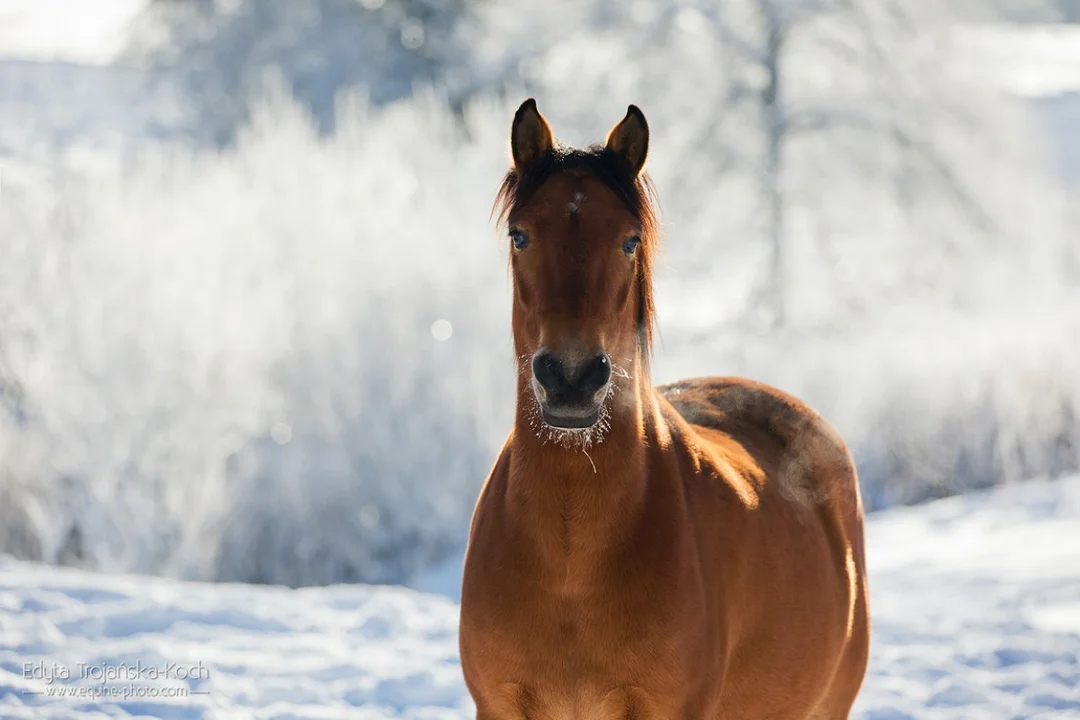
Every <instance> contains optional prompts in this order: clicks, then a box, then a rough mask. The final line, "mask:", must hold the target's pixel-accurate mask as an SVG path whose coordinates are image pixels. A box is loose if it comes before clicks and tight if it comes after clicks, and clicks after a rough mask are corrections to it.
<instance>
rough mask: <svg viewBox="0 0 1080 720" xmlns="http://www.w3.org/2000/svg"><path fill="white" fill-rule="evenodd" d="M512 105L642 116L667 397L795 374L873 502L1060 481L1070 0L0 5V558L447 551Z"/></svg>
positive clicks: (1069, 397)
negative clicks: (709, 385) (710, 383)
mask: <svg viewBox="0 0 1080 720" xmlns="http://www.w3.org/2000/svg"><path fill="white" fill-rule="evenodd" d="M527 96H536V97H537V99H538V101H539V105H540V108H541V110H542V111H543V112H544V114H545V115H546V116H547V117H548V119H549V120H550V121H551V122H552V124H553V126H554V128H555V131H556V134H557V136H558V137H559V139H561V140H563V141H565V142H568V143H571V144H577V145H582V144H588V143H592V142H598V141H601V140H602V139H603V138H604V135H605V133H606V132H607V130H608V129H609V128H610V127H611V126H612V125H613V124H614V123H615V122H617V121H618V120H619V119H620V118H621V117H622V115H623V114H624V113H625V110H626V106H627V104H629V103H631V102H632V103H635V104H637V105H639V106H640V107H641V108H642V109H643V110H644V112H645V114H646V116H647V117H648V118H649V122H650V126H651V128H652V133H653V134H652V141H651V152H652V154H651V157H650V160H649V163H648V167H647V169H648V171H649V172H650V174H651V175H652V177H653V179H654V181H655V184H656V186H657V189H658V193H659V197H660V202H661V208H662V215H661V219H662V223H663V235H664V237H663V242H664V251H663V255H662V257H661V262H660V266H659V271H658V272H659V274H658V277H657V290H658V305H659V312H660V343H659V345H658V347H657V351H656V361H655V365H654V367H655V370H654V376H655V377H654V379H655V380H656V381H657V382H658V383H659V382H666V381H671V380H675V379H678V378H680V377H685V376H693V375H714V374H739V375H748V376H753V377H755V378H758V379H762V380H765V381H767V382H770V383H773V384H776V385H778V386H780V387H781V388H784V389H785V390H788V391H790V392H793V393H796V394H798V395H801V396H802V397H804V398H805V399H806V400H808V401H809V402H810V403H811V404H813V405H814V406H816V407H817V408H818V409H819V410H820V411H821V412H822V413H823V414H824V415H825V416H826V417H827V418H829V419H830V420H831V421H832V422H833V423H834V424H836V425H837V426H838V427H839V428H840V430H841V431H842V432H843V434H844V436H845V437H846V438H847V439H848V441H849V443H850V444H851V446H852V449H853V452H854V454H855V457H856V461H857V463H858V466H859V470H860V474H861V481H862V483H863V488H864V492H865V499H866V502H867V504H868V506H869V508H871V509H880V508H883V507H887V506H891V505H897V504H907V503H916V502H920V501H923V500H926V499H929V498H932V497H939V496H943V495H949V494H954V493H959V492H963V491H966V490H970V489H974V488H981V487H987V486H991V485H998V484H1003V483H1009V482H1015V481H1022V480H1024V479H1027V478H1034V477H1046V476H1051V477H1052V476H1057V475H1061V474H1064V473H1068V472H1074V471H1076V470H1077V469H1078V468H1080V230H1078V229H1080V0H1040V1H1036V0H1031V1H1026V0H970V1H967V0H954V1H950V2H948V3H944V2H940V0H727V1H726V2H711V1H707V0H574V1H573V2H570V1H568V0H548V1H547V2H544V3H510V2H506V1H505V0H446V1H444V2H440V1H439V0H109V2H94V3H90V2H77V1H75V0H36V2H29V1H28V0H0V552H3V553H9V554H12V555H14V556H16V557H19V558H26V559H33V560H40V561H44V562H48V563H59V564H66V565H75V566H80V567H88V568H93V569H98V570H102V571H108V572H119V571H124V572H137V573H150V574H159V575H167V576H176V577H182V578H194V579H204V580H219V581H245V582H257V583H281V584H287V585H317V584H326V583H334V582H357V581H365V582H390V583H406V584H409V583H412V584H417V583H421V584H422V583H423V578H424V577H425V576H426V574H428V573H431V572H434V570H433V568H438V567H439V566H440V565H442V566H446V563H449V566H450V567H453V563H454V558H457V557H460V553H461V551H462V548H463V546H464V542H465V537H466V531H467V526H468V519H469V515H470V512H471V510H472V506H473V503H474V501H475V497H476V493H477V491H478V490H479V488H480V485H481V483H482V482H483V480H484V478H485V476H486V474H487V472H488V469H489V468H490V466H491V464H492V462H493V460H494V458H495V455H496V453H497V452H498V449H499V447H500V445H501V443H502V441H503V439H504V438H505V436H506V433H507V432H508V430H509V428H510V423H511V417H512V405H513V390H514V387H513V378H514V363H513V356H512V351H511V344H510V327H509V316H510V307H509V300H510V285H509V278H508V276H507V273H506V257H505V252H506V242H505V240H504V239H503V232H504V230H503V229H502V228H498V227H496V226H495V223H494V222H493V221H491V220H490V219H489V211H490V209H491V204H492V201H493V200H494V195H495V189H496V187H497V185H498V183H499V181H500V179H501V176H502V174H503V173H504V172H505V171H506V169H507V167H508V164H509V151H508V140H507V138H508V133H509V127H510V121H511V118H512V116H513V111H514V109H515V108H516V107H517V105H518V104H519V103H520V102H521V101H522V100H523V99H524V98H525V97H527Z"/></svg>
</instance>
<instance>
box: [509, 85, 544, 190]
mask: <svg viewBox="0 0 1080 720" xmlns="http://www.w3.org/2000/svg"><path fill="white" fill-rule="evenodd" d="M554 146H555V140H554V138H553V137H552V135H551V126H550V125H548V124H547V120H545V119H544V116H543V115H541V114H540V111H539V110H537V109H536V100H534V99H533V98H529V99H528V100H526V101H525V102H523V103H521V107H519V108H518V111H517V113H515V114H514V125H513V127H512V128H511V130H510V152H511V153H512V154H513V156H514V169H516V170H517V171H518V172H519V173H521V172H524V170H525V168H527V167H529V166H530V165H532V164H533V163H534V162H536V161H537V159H539V157H540V156H541V155H543V154H544V153H546V152H547V151H548V150H550V149H551V148H553V147H554Z"/></svg>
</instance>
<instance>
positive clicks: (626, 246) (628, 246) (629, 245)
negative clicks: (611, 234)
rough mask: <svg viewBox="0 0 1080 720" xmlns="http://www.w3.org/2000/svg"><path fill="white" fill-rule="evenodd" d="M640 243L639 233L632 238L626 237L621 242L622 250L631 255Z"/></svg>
mask: <svg viewBox="0 0 1080 720" xmlns="http://www.w3.org/2000/svg"><path fill="white" fill-rule="evenodd" d="M640 244H641V237H640V236H639V235H635V236H634V237H632V238H627V239H626V242H624V243H623V244H622V249H623V252H624V253H626V254H627V255H633V254H634V251H635V250H637V246H638V245H640Z"/></svg>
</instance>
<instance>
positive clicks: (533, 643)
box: [459, 99, 870, 720]
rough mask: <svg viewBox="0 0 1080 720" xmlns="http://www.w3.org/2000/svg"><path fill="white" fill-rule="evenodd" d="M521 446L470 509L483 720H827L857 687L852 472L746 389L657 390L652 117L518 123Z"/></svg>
mask: <svg viewBox="0 0 1080 720" xmlns="http://www.w3.org/2000/svg"><path fill="white" fill-rule="evenodd" d="M510 146H511V155H512V158H513V164H512V167H511V169H510V170H509V172H508V173H507V174H506V176H505V179H504V180H503V183H502V186H501V188H500V189H499V193H498V199H497V201H496V207H495V210H494V211H493V212H497V213H498V217H499V221H500V223H502V222H505V223H506V226H507V228H508V231H509V238H508V239H509V242H508V246H509V247H508V251H509V256H510V260H509V265H510V269H509V274H510V275H511V276H512V285H513V293H512V294H513V300H512V329H513V344H514V350H515V353H516V356H517V364H518V370H519V372H518V377H517V400H516V410H515V416H514V425H513V429H512V430H511V432H510V435H509V437H508V439H507V440H506V443H505V445H504V446H503V448H502V451H501V453H500V454H499V456H498V459H497V460H496V462H495V465H494V467H493V469H492V471H491V473H490V475H489V476H488V478H487V481H486V483H485V484H484V486H483V489H482V490H481V492H480V495H479V499H478V500H477V503H476V507H475V510H474V513H473V518H472V522H471V526H470V532H469V541H468V546H467V550H466V560H465V567H464V574H463V579H462V592H461V622H460V631H459V648H460V658H461V666H462V671H463V674H464V679H465V683H466V686H467V688H468V691H469V693H470V695H471V696H472V698H473V700H474V702H475V704H476V718H477V720H496V719H499V720H510V719H514V720H526V719H527V720H556V719H558V720H571V719H573V720H630V719H633V720H652V719H653V718H664V719H670V720H676V719H679V720H719V719H720V718H723V720H768V719H783V720H804V719H805V720H810V719H814V720H826V719H827V720H833V719H836V718H846V717H848V715H849V713H850V710H851V707H852V705H853V703H854V701H855V698H856V695H857V694H858V692H859V688H860V686H861V684H862V681H863V676H864V675H865V673H866V667H867V663H868V655H869V645H870V641H869V628H870V615H869V604H868V588H867V580H866V561H865V552H864V537H863V510H862V500H861V497H860V494H859V487H858V479H857V477H856V473H855V468H854V464H853V462H852V458H851V455H850V453H849V452H848V449H847V447H846V446H845V444H844V441H843V440H842V439H841V437H840V436H839V434H838V433H837V432H836V431H835V430H834V429H833V428H832V427H831V426H830V425H829V424H828V423H827V422H826V421H825V420H824V419H823V418H822V417H821V416H819V415H818V414H817V413H816V412H815V411H814V410H812V409H810V408H809V407H808V406H807V405H805V404H804V403H802V402H801V401H799V400H798V399H796V398H794V397H792V396H791V395H788V394H785V393H784V392H781V391H780V390H777V389H775V388H772V387H769V386H767V385H764V384H761V383H758V382H754V381H751V380H746V379H740V378H732V377H714V378H703V379H691V380H684V381H682V382H677V383H674V384H670V385H666V386H662V387H658V388H654V387H653V386H652V385H651V382H650V371H649V361H650V355H651V343H652V333H653V326H654V299H653V288H652V266H653V262H654V258H655V255H656V251H657V244H658V234H659V233H658V224H657V219H656V212H655V198H654V193H653V191H652V189H651V187H652V186H651V184H650V182H649V180H648V178H647V176H646V175H645V174H644V173H643V172H642V169H643V166H644V164H645V159H646V156H647V153H648V146H649V129H648V124H647V123H646V120H645V116H644V115H643V114H642V112H641V110H639V109H638V108H637V107H636V106H633V105H631V106H630V107H629V108H628V110H627V113H626V116H625V117H624V118H623V119H622V120H621V121H620V122H619V123H617V124H616V125H615V127H614V128H613V129H612V130H611V131H610V133H609V134H608V136H607V141H606V143H605V144H604V145H603V146H600V145H594V146H591V147H589V148H587V149H574V148H570V147H566V146H562V145H558V144H556V143H555V141H554V139H553V135H552V131H551V127H550V126H549V125H548V123H547V121H546V120H545V119H544V118H543V116H542V115H541V114H540V112H539V110H538V109H537V106H536V102H535V100H533V99H529V100H527V101H525V102H524V103H523V104H522V105H521V107H520V108H519V109H518V111H517V113H516V114H515V116H514V120H513V125H512V127H511V132H510Z"/></svg>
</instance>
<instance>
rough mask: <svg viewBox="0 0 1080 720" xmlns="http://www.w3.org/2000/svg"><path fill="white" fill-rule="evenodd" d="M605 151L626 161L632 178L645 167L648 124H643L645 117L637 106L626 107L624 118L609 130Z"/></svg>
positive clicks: (647, 149)
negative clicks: (609, 151)
mask: <svg viewBox="0 0 1080 720" xmlns="http://www.w3.org/2000/svg"><path fill="white" fill-rule="evenodd" d="M607 149H608V150H611V151H613V152H614V153H615V154H616V155H619V156H620V157H621V158H622V159H623V160H625V161H626V164H627V165H629V166H630V172H631V173H632V174H633V175H634V177H637V174H638V173H639V172H641V168H643V167H645V157H646V156H647V155H648V154H649V123H647V122H645V115H644V114H643V113H642V112H641V110H640V109H639V108H638V106H637V105H631V106H630V107H628V108H627V109H626V117H624V118H623V119H622V120H621V121H619V124H618V125H616V126H615V127H613V128H611V132H609V133H608V136H607Z"/></svg>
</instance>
